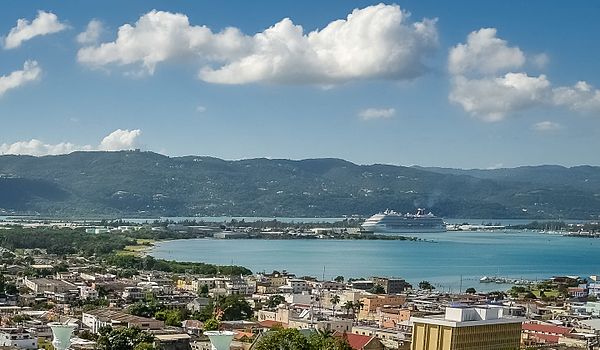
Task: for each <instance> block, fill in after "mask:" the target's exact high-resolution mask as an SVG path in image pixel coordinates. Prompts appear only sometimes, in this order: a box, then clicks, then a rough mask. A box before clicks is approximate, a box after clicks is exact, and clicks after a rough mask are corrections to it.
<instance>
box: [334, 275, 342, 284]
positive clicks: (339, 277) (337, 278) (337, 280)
mask: <svg viewBox="0 0 600 350" xmlns="http://www.w3.org/2000/svg"><path fill="white" fill-rule="evenodd" d="M333 280H334V281H336V282H337V283H344V276H337V277H336V278H334V279H333Z"/></svg>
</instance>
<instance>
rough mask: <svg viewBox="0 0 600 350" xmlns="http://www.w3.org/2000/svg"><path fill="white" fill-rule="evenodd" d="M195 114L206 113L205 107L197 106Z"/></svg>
mask: <svg viewBox="0 0 600 350" xmlns="http://www.w3.org/2000/svg"><path fill="white" fill-rule="evenodd" d="M196 112H198V113H204V112H206V107H204V106H197V107H196Z"/></svg>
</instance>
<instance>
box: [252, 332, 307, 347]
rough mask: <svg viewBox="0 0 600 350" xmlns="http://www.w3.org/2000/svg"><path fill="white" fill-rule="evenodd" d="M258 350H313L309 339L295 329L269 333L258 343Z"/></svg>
mask: <svg viewBox="0 0 600 350" xmlns="http://www.w3.org/2000/svg"><path fill="white" fill-rule="evenodd" d="M255 349H256V350H273V349H277V350H313V349H312V347H311V346H310V343H309V342H308V339H306V337H305V336H304V335H302V333H300V331H299V330H297V329H295V328H285V329H277V330H275V331H270V332H267V333H266V334H265V335H264V336H263V337H262V338H261V339H260V340H259V341H258V342H257V343H256V347H255Z"/></svg>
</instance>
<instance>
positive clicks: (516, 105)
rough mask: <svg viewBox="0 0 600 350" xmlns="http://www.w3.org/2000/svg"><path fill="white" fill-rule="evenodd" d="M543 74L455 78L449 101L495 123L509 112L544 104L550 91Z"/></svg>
mask: <svg viewBox="0 0 600 350" xmlns="http://www.w3.org/2000/svg"><path fill="white" fill-rule="evenodd" d="M549 87H550V82H549V81H548V80H547V79H546V76H545V75H540V76H539V77H530V76H528V75H527V74H525V73H507V74H506V75H504V76H503V77H498V78H483V79H468V78H465V77H463V76H458V77H456V78H454V80H453V84H452V90H451V92H450V97H449V98H450V101H452V102H455V103H458V104H459V105H461V106H462V108H463V109H464V110H465V111H467V112H469V113H471V114H472V115H474V116H475V117H478V118H479V119H481V120H484V121H488V122H496V121H500V120H502V119H504V117H505V116H506V115H507V114H509V113H512V112H515V111H520V110H524V109H527V108H530V107H532V106H535V105H538V104H540V103H543V102H544V101H546V100H547V98H548V97H547V95H548V94H549V93H550V89H549Z"/></svg>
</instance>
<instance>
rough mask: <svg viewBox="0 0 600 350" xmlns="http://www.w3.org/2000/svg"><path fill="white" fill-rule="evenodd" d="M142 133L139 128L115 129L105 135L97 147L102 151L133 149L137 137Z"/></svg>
mask: <svg viewBox="0 0 600 350" xmlns="http://www.w3.org/2000/svg"><path fill="white" fill-rule="evenodd" d="M141 134H142V132H141V130H140V129H135V130H121V129H117V130H115V131H113V132H112V133H110V134H109V135H107V136H106V137H105V138H103V139H102V142H100V146H99V147H98V148H99V149H100V150H103V151H118V150H122V149H133V148H135V147H136V146H137V138H138V137H139V136H140V135H141Z"/></svg>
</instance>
